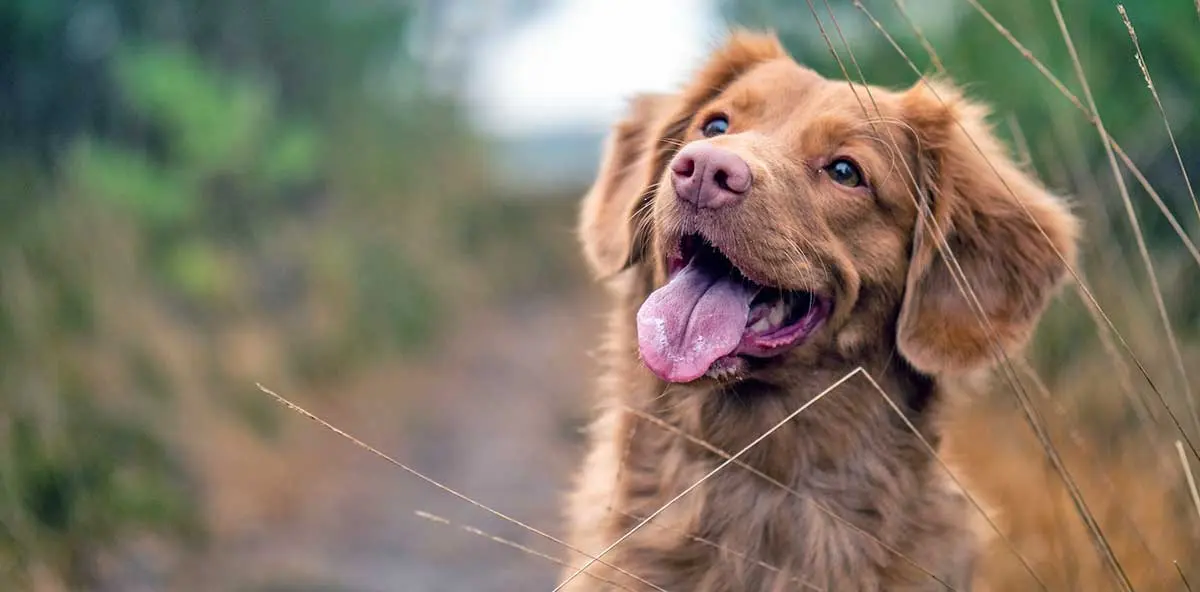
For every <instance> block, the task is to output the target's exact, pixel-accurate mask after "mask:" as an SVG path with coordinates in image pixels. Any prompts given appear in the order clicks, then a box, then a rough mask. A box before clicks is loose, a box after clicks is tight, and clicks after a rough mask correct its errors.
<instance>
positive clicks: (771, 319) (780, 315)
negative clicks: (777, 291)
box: [767, 299, 787, 327]
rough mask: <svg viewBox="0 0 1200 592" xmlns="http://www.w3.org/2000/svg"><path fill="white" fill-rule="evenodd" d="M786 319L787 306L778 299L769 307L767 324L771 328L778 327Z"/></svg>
mask: <svg viewBox="0 0 1200 592" xmlns="http://www.w3.org/2000/svg"><path fill="white" fill-rule="evenodd" d="M786 317H787V305H786V304H785V303H784V302H783V299H780V300H779V301H778V302H776V303H775V305H774V306H772V307H771V314H769V315H767V322H768V324H769V325H770V326H772V327H778V326H779V325H781V324H782V323H783V319H784V318H786Z"/></svg>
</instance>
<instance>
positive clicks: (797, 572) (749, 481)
mask: <svg viewBox="0 0 1200 592" xmlns="http://www.w3.org/2000/svg"><path fill="white" fill-rule="evenodd" d="M805 425H806V424H803V423H802V424H801V426H805ZM595 428H596V429H597V430H614V431H616V432H618V433H609V434H607V435H602V434H600V433H596V434H594V435H595V436H598V437H599V438H601V439H603V440H604V444H602V445H601V446H599V447H596V448H593V449H592V458H591V459H589V460H590V461H591V462H589V463H588V465H587V466H588V471H587V473H586V474H584V475H582V483H581V487H580V488H578V489H577V491H576V495H575V498H574V499H573V506H574V507H573V509H572V514H573V515H574V516H575V517H576V518H577V520H578V521H577V522H576V524H575V526H574V531H575V532H574V534H575V540H574V541H573V543H575V544H579V545H581V546H582V547H583V550H584V551H586V552H588V553H592V554H594V553H598V552H599V551H601V550H602V549H604V548H605V547H607V546H608V545H609V544H611V543H612V542H613V541H615V540H617V539H618V538H619V537H621V536H622V535H623V534H625V533H626V532H628V531H629V530H630V529H632V528H634V527H635V526H637V525H638V523H639V522H641V521H642V519H644V518H645V517H647V516H649V515H650V514H652V513H653V512H655V511H657V510H658V509H659V508H661V507H663V506H664V505H665V504H667V502H669V501H670V500H671V499H672V498H674V497H675V496H676V495H678V494H679V493H680V492H682V491H684V490H685V489H687V488H688V487H690V486H691V485H692V484H694V483H696V482H698V481H700V480H701V479H702V478H703V477H704V476H705V475H706V474H707V473H709V472H710V471H712V470H713V469H714V468H716V467H717V466H719V465H720V464H721V462H722V461H723V460H724V458H723V457H722V456H721V455H719V454H717V453H713V452H710V451H708V450H706V449H705V448H704V447H703V446H700V445H697V444H695V443H694V442H693V441H690V440H689V439H687V438H685V437H682V436H679V435H677V433H674V432H672V431H671V430H668V429H664V428H663V427H661V426H660V425H655V424H654V423H651V422H650V421H648V420H646V419H638V418H636V416H634V415H631V414H629V413H628V412H627V411H626V412H622V411H621V410H619V409H611V410H609V411H608V412H606V413H605V416H604V417H602V418H601V419H600V421H599V422H598V423H597V424H596V426H595ZM781 431H782V430H781ZM760 446H763V447H764V448H763V451H762V454H761V455H754V454H747V455H746V458H747V459H749V461H748V463H747V464H748V465H749V466H750V467H752V468H753V469H756V470H759V472H760V473H762V474H755V472H753V471H752V470H751V469H748V468H747V467H746V466H740V465H737V464H730V465H728V466H726V467H725V469H723V470H722V471H720V472H719V473H717V474H715V475H714V476H712V477H710V478H709V479H707V480H706V481H705V482H704V483H702V484H701V485H700V486H698V487H696V488H695V489H694V490H692V491H691V492H690V493H689V494H687V495H685V496H684V497H682V498H681V499H679V500H678V501H677V502H675V503H674V504H671V505H670V506H668V507H667V508H666V509H665V510H663V511H662V512H661V513H660V514H659V515H658V516H657V517H656V518H654V519H653V520H652V521H650V522H648V523H647V524H645V525H644V526H642V527H641V528H640V529H638V530H637V532H636V533H635V534H634V535H632V536H630V537H629V538H628V539H626V540H625V541H624V542H622V543H621V544H620V545H618V546H617V547H616V548H614V549H613V550H612V551H610V552H609V553H608V554H607V555H606V556H605V561H607V562H608V563H610V564H612V565H615V566H618V567H620V568H622V569H624V570H626V571H628V572H631V573H633V574H636V575H637V576H639V577H641V578H643V579H645V580H646V581H649V582H652V583H654V584H655V585H657V586H659V587H661V588H662V589H665V590H672V591H674V590H694V591H706V590H712V591H718V590H729V591H733V590H803V589H808V590H812V589H819V590H940V589H945V587H944V586H942V585H941V584H938V583H937V582H936V581H935V580H933V579H932V578H930V577H929V575H927V574H925V573H924V571H922V569H923V570H927V571H929V572H931V573H932V574H934V575H936V576H937V577H938V578H940V579H941V580H943V581H944V582H945V583H946V584H948V585H949V586H951V587H952V588H954V589H957V590H966V589H969V587H970V586H969V575H968V574H969V571H970V570H969V568H970V562H971V559H972V557H973V556H974V547H973V538H972V534H971V533H970V532H968V531H967V529H966V528H965V527H964V526H962V525H963V524H964V523H965V522H966V520H964V515H965V512H966V505H965V503H964V500H963V499H962V498H961V496H960V495H959V494H958V493H957V492H956V491H954V490H953V489H952V488H949V487H946V486H945V482H944V481H942V480H940V479H937V478H931V477H930V475H928V474H919V473H918V472H917V471H910V470H906V469H905V468H904V467H903V466H901V465H902V464H903V463H904V462H907V460H908V459H907V458H905V455H904V454H899V455H897V456H896V457H895V458H894V459H891V462H889V460H880V459H878V458H876V459H874V460H870V462H866V463H864V464H860V463H859V462H857V461H858V460H859V459H847V462H846V463H845V464H844V465H841V466H834V465H833V464H827V463H823V464H826V466H824V467H819V466H815V464H813V465H809V466H807V467H806V470H804V472H803V473H793V474H791V475H788V474H784V473H785V472H786V471H778V470H777V469H778V468H779V467H778V466H774V467H772V466H770V465H765V466H764V465H762V464H760V463H758V462H756V461H758V460H760V459H761V458H763V457H765V456H768V455H773V456H775V457H778V456H779V455H781V454H786V451H784V450H781V446H780V445H779V444H775V445H772V443H771V442H770V441H764V442H763V443H762V444H760ZM722 448H723V447H722ZM732 451H736V449H734V450H732ZM808 452H809V453H810V454H812V451H808ZM793 458H794V459H795V457H793ZM811 460H812V459H799V460H798V462H797V463H796V464H797V465H804V464H806V461H811ZM862 460H867V459H865V458H864V459H862ZM772 469H776V470H772ZM921 470H934V469H931V468H929V467H925V468H923V469H921ZM764 475H765V476H764ZM773 481H774V482H773ZM781 485H782V486H781ZM865 485H870V487H871V488H870V489H868V488H866V487H864V486H865ZM867 533H869V535H870V536H868V535H867ZM875 539H878V542H876V540H875ZM885 545H886V548H885ZM889 548H890V550H889ZM899 555H904V556H905V557H908V559H909V560H911V563H910V562H909V561H908V560H905V559H903V558H901V557H900V556H899ZM913 563H915V564H917V565H919V566H920V567H919V568H918V567H914V566H913ZM571 571H573V570H571ZM590 571H591V573H595V574H597V575H601V577H603V578H605V579H607V580H610V581H611V582H618V583H619V584H620V585H621V586H624V587H625V588H628V589H632V590H649V589H653V588H652V587H650V586H647V585H646V584H645V583H643V582H638V581H636V580H635V579H632V578H629V577H628V576H626V575H623V574H621V573H619V572H616V571H614V570H612V569H610V568H608V567H606V566H603V565H595V566H593V569H592V570H590ZM573 583H577V587H576V588H569V589H572V590H607V589H621V588H620V587H617V586H614V585H612V584H611V583H605V582H603V581H601V580H598V579H595V578H589V577H588V576H586V575H581V576H579V577H578V578H576V580H575V581H574V582H573Z"/></svg>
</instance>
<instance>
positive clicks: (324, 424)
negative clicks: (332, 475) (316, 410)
mask: <svg viewBox="0 0 1200 592" xmlns="http://www.w3.org/2000/svg"><path fill="white" fill-rule="evenodd" d="M256 386H257V387H258V390H260V391H262V392H263V393H265V394H267V395H269V396H271V398H273V399H275V401H276V402H278V403H280V404H281V405H283V406H284V407H286V408H288V409H290V410H291V411H294V412H296V413H298V414H300V415H302V416H303V417H306V418H308V419H309V420H311V421H313V422H315V423H316V424H317V425H320V426H321V427H323V428H325V429H327V430H329V431H331V432H333V433H334V434H337V435H338V436H341V437H342V438H344V439H346V440H348V441H349V442H350V443H351V444H354V445H355V446H357V447H359V448H361V449H363V450H366V451H367V452H369V453H371V454H373V455H375V456H377V457H379V458H381V459H383V460H385V461H387V462H388V463H390V464H391V465H392V466H394V467H397V468H399V469H400V470H402V471H404V472H405V473H408V474H410V475H412V476H414V477H416V478H418V479H420V480H422V481H424V482H426V483H428V484H430V485H432V486H434V487H436V488H438V489H440V490H442V491H443V492H445V493H448V494H450V495H452V496H454V497H456V498H458V499H460V500H462V501H464V502H467V503H468V504H471V505H472V506H475V507H476V508H479V509H481V510H483V511H485V512H487V513H489V514H491V515H493V516H495V517H497V518H500V519H501V520H504V521H505V522H508V523H510V524H514V525H516V526H518V527H520V528H523V529H525V530H526V531H528V532H531V533H533V534H535V535H537V536H539V537H541V538H543V539H546V540H548V541H550V542H552V543H555V544H557V545H559V546H561V547H563V548H564V549H568V550H570V551H573V552H575V553H578V554H580V555H583V556H584V557H587V558H588V565H591V564H593V563H597V562H599V563H602V564H603V565H605V566H606V567H610V568H612V569H613V570H616V571H617V572H619V573H621V574H624V575H627V576H629V577H631V578H633V579H635V580H637V581H638V582H641V583H643V584H646V585H647V586H650V587H651V588H653V589H655V590H659V591H660V592H666V591H665V590H663V589H662V588H660V587H658V586H656V585H654V584H652V583H650V582H647V581H645V580H644V579H642V578H641V577H639V576H637V575H634V574H632V573H629V572H627V571H625V570H624V569H622V568H620V567H617V566H616V565H612V564H610V563H607V562H603V561H601V560H600V559H599V558H598V557H593V556H592V555H589V554H588V553H585V552H584V551H583V550H581V549H579V548H577V547H575V546H574V545H571V544H570V543H567V542H566V541H563V540H561V539H559V538H558V537H555V536H554V535H551V534H548V533H546V532H543V531H542V530H539V529H537V528H535V527H533V526H530V525H528V524H526V523H524V522H522V521H520V520H517V519H516V518H513V517H511V516H508V515H507V514H505V513H503V512H501V511H499V510H496V509H493V508H492V507H490V506H488V505H486V504H484V503H482V502H479V501H476V500H475V499H473V498H471V497H469V496H467V495H466V494H463V493H459V492H458V491H457V490H455V489H452V488H450V487H449V486H447V485H444V484H442V483H441V482H440V481H438V480H436V479H434V478H433V477H429V476H427V475H425V474H424V473H422V472H420V471H418V470H416V469H414V468H412V467H410V466H408V465H406V464H404V463H402V462H400V461H398V460H396V459H394V458H392V457H391V456H389V455H388V454H386V453H384V452H382V451H380V450H379V449H377V448H375V447H373V446H371V445H370V444H367V443H366V442H363V441H362V440H359V439H358V438H355V437H354V436H352V435H350V434H349V433H347V432H345V431H343V430H342V429H341V428H338V427H337V426H335V425H333V424H331V423H329V422H327V421H325V420H324V419H321V418H320V417H318V416H317V415H315V414H313V413H312V412H310V411H308V410H307V409H305V408H303V407H301V406H299V405H297V404H295V403H293V402H291V401H289V400H288V399H286V398H284V397H283V395H280V394H278V393H276V392H275V391H273V390H271V389H269V388H267V387H265V386H263V385H262V384H256Z"/></svg>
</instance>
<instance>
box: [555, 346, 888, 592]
mask: <svg viewBox="0 0 1200 592" xmlns="http://www.w3.org/2000/svg"><path fill="white" fill-rule="evenodd" d="M860 373H862V374H865V372H864V371H863V369H862V367H858V368H855V369H854V370H851V371H850V372H848V373H847V374H846V375H845V376H843V377H842V378H841V379H839V380H838V381H837V382H835V383H833V384H832V385H830V386H829V387H828V388H826V389H825V390H823V391H821V392H820V393H819V394H818V395H817V396H815V397H813V398H812V399H810V400H808V401H807V402H805V403H804V404H803V405H801V406H800V407H799V408H798V409H796V410H795V411H793V412H792V413H790V414H789V415H788V416H787V417H785V418H784V419H783V420H781V421H780V422H779V423H777V424H775V425H774V426H773V427H771V428H770V429H768V430H767V431H766V432H764V433H763V434H761V435H760V436H759V437H757V438H755V439H754V441H752V442H750V443H749V444H747V445H746V446H745V447H744V448H742V449H741V450H739V451H738V452H737V453H736V454H734V455H733V456H731V457H730V458H729V459H727V460H725V461H724V462H722V463H721V464H719V465H717V467H716V468H714V469H713V470H711V471H709V472H708V473H705V475H704V476H703V477H701V478H700V479H699V480H698V481H696V482H694V483H692V484H691V485H689V486H688V487H687V488H686V489H684V490H683V491H681V492H679V493H678V494H677V495H676V496H675V497H673V498H671V499H670V501H668V502H667V503H665V504H663V505H662V506H660V507H659V508H658V509H657V510H655V511H653V512H651V513H650V515H648V516H647V517H646V518H644V519H642V520H641V521H639V522H638V523H637V524H636V525H635V526H634V527H633V528H630V529H629V530H628V531H626V532H625V534H623V535H621V537H620V538H618V539H617V540H615V541H613V542H612V544H610V545H609V546H607V547H605V548H604V549H603V550H602V551H600V553H598V554H597V555H596V556H595V557H593V558H591V559H589V560H588V561H587V562H585V563H584V564H583V566H582V567H580V568H578V569H577V570H575V572H574V573H572V574H571V575H570V576H568V577H567V579H565V580H563V581H562V582H561V583H560V584H559V585H558V586H557V587H555V588H554V590H553V591H552V592H558V591H559V590H562V589H563V587H564V586H566V585H567V584H569V583H571V581H572V580H574V579H575V578H576V577H578V576H579V574H581V573H583V571H585V570H586V569H587V568H589V567H591V566H592V564H594V563H596V562H598V561H600V558H602V557H604V556H605V555H607V554H608V553H609V552H611V551H612V550H613V549H615V548H616V547H617V546H619V545H620V544H621V543H623V542H625V541H626V540H627V539H628V538H629V537H631V536H633V535H634V534H635V533H637V532H638V531H639V530H641V529H642V527H644V526H645V525H646V524H647V523H648V522H650V521H651V520H654V519H655V518H656V517H658V515H659V514H662V513H663V512H664V511H666V510H667V508H670V507H671V506H673V505H675V503H676V502H678V501H679V500H681V499H683V498H684V497H685V496H687V495H688V494H689V493H691V492H692V491H693V490H695V489H696V488H697V487H699V486H700V485H702V484H704V482H706V481H708V480H709V479H710V478H712V477H713V476H714V475H716V474H717V473H720V472H721V471H722V470H724V469H725V467H727V466H729V465H730V464H732V463H733V461H735V460H737V459H738V458H740V457H741V456H742V455H744V454H745V453H746V452H748V451H750V449H752V448H754V447H755V446H757V445H758V444H759V443H760V442H762V441H763V440H765V439H767V438H768V437H769V436H770V435H771V434H774V433H775V432H776V431H778V430H779V428H782V427H783V426H785V425H787V424H788V423H789V422H791V421H792V420H793V419H795V418H796V417H798V416H799V415H800V414H801V413H803V412H805V411H806V410H808V408H810V407H812V406H813V405H814V404H816V403H817V402H818V401H820V400H822V399H824V398H825V396H826V395H828V394H829V393H831V392H833V391H834V390H836V389H837V388H838V387H839V386H841V385H842V384H844V383H845V382H846V381H848V380H850V378H851V377H853V376H854V375H855V374H860Z"/></svg>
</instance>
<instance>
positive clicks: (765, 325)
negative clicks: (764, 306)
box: [750, 317, 771, 333]
mask: <svg viewBox="0 0 1200 592" xmlns="http://www.w3.org/2000/svg"><path fill="white" fill-rule="evenodd" d="M770 328H771V323H770V320H769V319H768V318H767V317H763V318H761V319H758V320H757V321H755V323H754V324H753V325H750V330H751V331H754V332H755V333H761V332H763V331H766V330H767V329H770Z"/></svg>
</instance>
